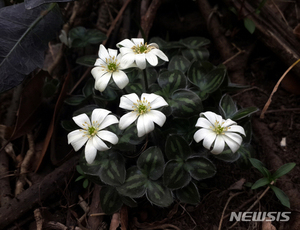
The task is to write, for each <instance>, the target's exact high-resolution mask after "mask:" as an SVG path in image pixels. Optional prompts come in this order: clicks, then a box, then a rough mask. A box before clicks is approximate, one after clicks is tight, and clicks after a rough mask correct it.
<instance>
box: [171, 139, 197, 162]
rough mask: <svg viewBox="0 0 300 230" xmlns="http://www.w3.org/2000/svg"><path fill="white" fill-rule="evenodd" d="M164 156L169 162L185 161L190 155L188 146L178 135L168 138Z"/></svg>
mask: <svg viewBox="0 0 300 230" xmlns="http://www.w3.org/2000/svg"><path fill="white" fill-rule="evenodd" d="M165 154H166V157H167V158H168V159H169V160H172V159H175V160H176V159H177V160H182V161H183V160H186V159H187V158H188V157H189V156H190V155H191V149H190V146H189V144H188V143H187V142H186V140H185V139H183V138H182V137H181V136H178V135H171V136H168V138H167V141H166V145H165Z"/></svg>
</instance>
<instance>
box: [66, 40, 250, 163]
mask: <svg viewBox="0 0 300 230" xmlns="http://www.w3.org/2000/svg"><path fill="white" fill-rule="evenodd" d="M117 47H118V48H119V49H120V53H119V54H118V50H115V49H106V48H105V47H104V46H103V45H100V49H99V52H98V55H99V58H97V60H96V62H95V67H94V68H93V69H92V71H91V74H92V76H93V77H94V79H95V86H94V87H95V89H96V90H99V91H100V92H103V91H105V89H106V88H107V86H108V85H109V84H110V81H111V79H112V80H113V82H114V83H115V85H116V86H117V87H118V88H120V89H123V90H124V88H125V87H126V86H127V84H128V83H129V81H130V80H129V78H128V76H127V74H126V70H127V69H128V68H138V69H140V70H144V69H145V68H146V67H147V65H150V66H156V65H157V64H158V59H161V60H163V61H168V57H167V56H166V55H165V54H164V53H163V52H162V51H161V50H160V49H159V47H158V45H157V44H156V43H150V44H147V43H144V39H139V38H136V39H131V40H129V39H125V40H123V41H121V42H119V43H118V44H117ZM144 80H145V79H144ZM147 90H148V89H147V87H146V86H144V93H142V94H141V96H140V97H139V96H138V95H137V94H136V93H130V94H125V95H122V96H121V97H120V103H119V108H121V109H124V110H127V111H128V113H126V114H124V115H123V116H121V118H120V120H118V119H117V117H116V116H114V115H112V114H111V113H112V112H111V111H108V110H106V109H95V110H94V111H93V112H92V114H91V118H89V117H88V116H87V115H86V114H81V115H78V116H75V117H73V120H74V122H75V123H76V124H77V125H78V126H79V127H80V128H81V129H78V130H75V131H73V132H71V133H69V134H68V143H69V144H71V145H72V146H73V148H74V150H75V151H78V150H79V149H80V148H81V147H82V146H83V145H84V144H86V145H85V150H84V151H85V158H86V161H87V162H88V163H92V162H93V161H94V159H95V157H96V154H97V151H105V150H108V149H109V148H110V147H109V146H110V145H111V144H113V145H115V144H117V143H118V141H119V139H118V136H117V135H116V134H114V133H113V132H111V131H107V130H104V129H105V128H107V127H108V126H110V125H113V124H118V127H119V129H120V130H124V129H126V128H127V127H129V126H130V125H131V124H132V123H136V127H137V135H138V137H142V136H144V135H146V134H148V133H150V132H152V131H153V130H154V129H155V124H157V125H158V126H160V127H162V126H163V125H164V123H165V122H166V119H167V118H166V115H165V114H164V113H162V112H161V111H159V110H158V109H160V108H162V107H165V106H168V103H167V101H166V100H165V99H164V98H163V97H162V96H159V95H156V94H154V93H146V91H147ZM123 92H124V91H123ZM195 126H196V127H199V128H200V129H199V130H198V131H196V133H195V134H194V140H195V141H196V142H197V143H198V142H200V141H202V140H203V146H204V147H205V148H206V149H208V150H210V151H211V153H213V154H220V153H222V152H223V150H224V148H225V145H227V146H228V147H229V148H230V149H231V151H232V152H233V153H234V152H236V151H237V150H238V149H239V147H240V145H241V143H242V140H243V139H242V137H241V135H245V131H244V129H243V128H242V127H241V126H239V125H237V124H236V122H234V121H232V120H230V119H227V120H224V119H223V118H222V117H221V116H220V115H217V114H215V113H213V112H210V111H208V112H204V113H200V117H199V119H198V121H197V123H196V125H195Z"/></svg>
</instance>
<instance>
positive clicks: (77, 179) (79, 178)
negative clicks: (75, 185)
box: [75, 176, 85, 182]
mask: <svg viewBox="0 0 300 230" xmlns="http://www.w3.org/2000/svg"><path fill="white" fill-rule="evenodd" d="M84 178H85V177H84V176H79V177H77V178H76V180H75V182H76V181H79V180H82V179H84Z"/></svg>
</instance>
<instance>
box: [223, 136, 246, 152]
mask: <svg viewBox="0 0 300 230" xmlns="http://www.w3.org/2000/svg"><path fill="white" fill-rule="evenodd" d="M236 135H238V134H236ZM232 137H233V136H228V135H223V138H224V141H225V142H226V144H227V145H228V147H229V148H230V149H231V151H232V152H233V153H235V152H236V151H237V150H238V149H239V148H240V146H241V143H242V141H241V142H240V143H237V142H235V141H234V140H233V139H232Z"/></svg>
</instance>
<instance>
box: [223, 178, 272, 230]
mask: <svg viewBox="0 0 300 230" xmlns="http://www.w3.org/2000/svg"><path fill="white" fill-rule="evenodd" d="M273 184H274V181H272V182H271V183H270V185H273ZM269 189H270V186H268V187H267V188H266V189H265V190H264V191H263V193H262V194H261V195H260V196H259V197H258V198H257V200H256V201H255V202H254V203H253V204H252V205H251V206H250V207H249V208H248V209H247V210H246V211H245V212H249V211H250V210H251V209H252V208H253V207H254V206H255V205H256V204H257V203H258V202H259V201H260V200H261V198H263V196H264V195H265V194H266V193H267V192H268V191H269ZM237 223H238V222H235V223H234V224H233V225H231V226H230V227H229V229H231V228H233V227H234V226H235V225H236V224H237Z"/></svg>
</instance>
